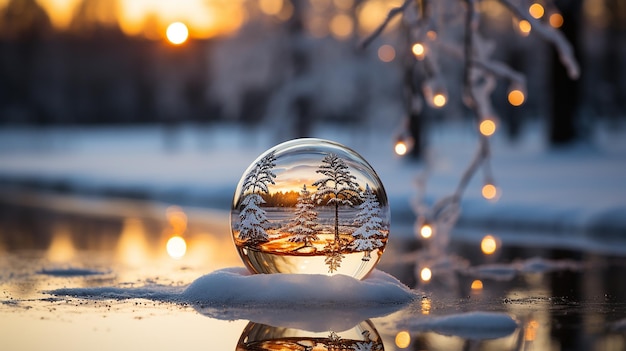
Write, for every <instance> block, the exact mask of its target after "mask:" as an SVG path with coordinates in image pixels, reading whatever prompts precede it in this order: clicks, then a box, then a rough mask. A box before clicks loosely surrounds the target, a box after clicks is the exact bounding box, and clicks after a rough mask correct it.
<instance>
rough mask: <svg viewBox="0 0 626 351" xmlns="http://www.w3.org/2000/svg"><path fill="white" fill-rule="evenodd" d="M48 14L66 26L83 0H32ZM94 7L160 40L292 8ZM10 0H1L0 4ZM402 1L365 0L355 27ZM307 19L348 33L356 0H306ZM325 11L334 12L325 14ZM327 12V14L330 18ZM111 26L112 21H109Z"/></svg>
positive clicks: (168, 0)
mask: <svg viewBox="0 0 626 351" xmlns="http://www.w3.org/2000/svg"><path fill="white" fill-rule="evenodd" d="M35 1H36V2H37V3H39V5H41V6H42V7H43V8H44V9H45V10H46V12H47V13H48V15H49V17H50V20H51V21H52V24H53V25H54V26H55V27H56V28H57V29H65V28H67V27H68V26H69V25H70V22H71V21H72V16H73V14H74V13H75V12H76V10H77V7H78V6H79V5H80V4H81V3H82V1H81V0H35ZM90 1H91V5H93V6H92V7H93V8H94V9H95V11H93V13H95V15H93V16H94V17H95V18H96V20H97V21H99V22H117V24H118V25H119V27H120V28H121V29H122V30H123V31H124V33H126V34H128V35H144V36H146V37H149V38H152V39H160V38H163V37H164V35H165V30H166V28H167V26H168V25H169V24H170V23H172V22H175V21H180V22H183V23H184V24H185V25H187V27H188V28H189V32H190V33H189V34H190V36H191V37H195V38H209V37H213V36H216V35H220V34H226V33H231V32H233V31H235V30H236V29H238V28H239V27H240V26H241V25H242V24H243V23H244V22H245V21H246V19H247V18H248V17H249V16H250V14H248V13H247V11H248V10H249V9H250V8H255V9H257V10H256V11H257V13H258V14H264V15H267V16H273V17H275V18H276V19H278V20H282V21H284V20H287V19H288V18H289V17H290V16H291V14H292V12H293V6H292V5H291V3H290V2H288V1H286V0H176V1H173V0H90ZM8 2H9V0H0V8H2V7H4V6H5V5H6V4H7V3H8ZM401 2H402V1H401V0H392V1H385V0H369V1H367V2H365V3H363V4H362V5H361V6H360V7H359V10H358V18H359V20H358V21H359V24H358V28H359V29H360V30H361V31H362V32H369V31H371V30H373V29H374V28H375V27H376V26H377V25H378V24H380V23H381V22H382V21H383V20H384V18H385V16H386V14H387V11H388V10H389V9H390V8H391V7H393V6H397V5H398V4H399V3H401ZM310 4H311V8H310V9H311V11H310V13H311V17H310V18H309V20H310V21H309V22H310V25H309V29H310V31H311V32H313V33H312V34H314V35H315V34H319V35H327V34H332V35H334V36H336V37H339V38H342V37H343V38H346V37H348V36H350V35H351V34H352V33H353V31H354V30H355V24H354V23H352V22H353V21H352V19H351V18H350V17H349V16H348V13H349V11H350V9H351V8H353V6H354V4H355V2H354V0H310ZM329 10H332V11H330V12H329ZM329 13H330V14H331V15H330V16H329ZM113 24H115V23H113Z"/></svg>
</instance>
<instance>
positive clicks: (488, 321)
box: [404, 312, 517, 340]
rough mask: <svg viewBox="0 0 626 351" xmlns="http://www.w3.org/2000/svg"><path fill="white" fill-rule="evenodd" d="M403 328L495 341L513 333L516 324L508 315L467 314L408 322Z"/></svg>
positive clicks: (492, 313) (489, 313) (488, 313)
mask: <svg viewBox="0 0 626 351" xmlns="http://www.w3.org/2000/svg"><path fill="white" fill-rule="evenodd" d="M404 326H405V327H406V328H408V329H411V330H414V331H422V332H424V331H433V332H435V333H438V334H443V335H450V336H459V337H462V338H465V339H471V340H484V339H497V338H502V337H505V336H507V335H509V334H511V333H513V332H514V331H515V330H516V329H517V322H516V321H515V320H514V319H513V318H512V317H511V316H509V315H508V314H505V313H496V312H468V313H461V314H453V315H448V316H442V317H426V318H416V319H412V320H408V321H406V322H405V323H404Z"/></svg>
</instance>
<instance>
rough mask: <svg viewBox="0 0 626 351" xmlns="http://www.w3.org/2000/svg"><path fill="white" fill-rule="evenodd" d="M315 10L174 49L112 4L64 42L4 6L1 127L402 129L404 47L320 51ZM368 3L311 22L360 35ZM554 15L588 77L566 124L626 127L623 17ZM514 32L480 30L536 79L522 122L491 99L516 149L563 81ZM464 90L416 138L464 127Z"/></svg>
mask: <svg viewBox="0 0 626 351" xmlns="http://www.w3.org/2000/svg"><path fill="white" fill-rule="evenodd" d="M312 2H313V1H312V0H311V1H305V0H295V1H285V3H289V4H291V5H290V6H291V10H292V15H291V17H290V19H289V20H287V21H272V20H267V18H266V19H265V20H264V19H263V16H262V15H260V14H259V11H258V6H257V4H258V1H256V0H249V1H246V2H245V6H246V7H247V10H248V13H249V20H248V23H246V24H245V25H244V27H242V28H241V29H240V30H239V32H238V33H234V34H233V35H231V36H230V37H228V38H214V39H209V40H197V39H196V40H189V41H188V42H187V43H185V44H184V45H183V46H179V47H176V46H173V45H170V44H168V43H166V42H165V41H154V40H149V39H146V38H144V37H139V36H137V37H129V36H126V35H125V34H124V33H123V32H122V31H121V30H120V28H119V25H118V24H117V18H116V12H115V11H116V9H115V3H116V2H115V1H109V0H81V1H79V3H78V5H77V6H76V8H75V12H74V14H73V17H72V20H71V23H70V25H69V27H68V28H67V29H66V30H63V31H58V30H55V29H54V28H53V26H52V25H51V22H50V19H49V17H48V15H47V14H46V12H45V11H44V10H43V9H42V8H41V7H40V6H39V4H38V3H37V1H36V0H9V1H8V3H7V5H6V6H5V7H4V8H3V9H2V10H1V13H0V123H2V124H36V125H43V124H104V123H126V124H128V123H134V124H136V123H154V122H158V123H178V122H209V121H217V120H237V121H241V122H244V123H245V124H246V125H255V124H256V123H259V122H260V121H264V122H267V123H268V124H269V125H271V126H273V127H274V128H275V129H277V130H281V129H284V131H283V134H286V135H289V136H290V137H298V136H310V134H311V130H312V128H313V124H314V122H318V121H325V122H331V123H342V124H344V125H357V124H358V125H359V126H369V127H370V128H378V127H379V126H380V125H382V124H385V125H398V124H400V123H401V121H402V118H403V117H405V115H406V113H407V111H406V106H407V103H406V97H405V96H403V86H404V85H406V84H409V83H407V82H406V77H407V75H406V74H405V72H404V70H405V67H403V65H404V63H403V61H405V60H404V59H403V57H404V56H405V55H404V54H405V53H404V52H403V51H406V50H408V49H409V48H408V46H409V45H408V44H407V43H405V42H403V38H402V35H401V34H398V33H395V34H393V33H387V34H385V36H384V37H383V38H381V39H380V40H377V41H376V42H375V45H372V46H371V47H370V48H368V49H367V50H359V49H357V47H358V41H359V33H358V32H357V30H356V29H354V30H353V31H352V33H351V34H350V35H348V36H347V37H344V38H342V39H341V40H336V39H333V38H331V37H330V36H327V37H325V38H320V37H315V38H313V37H312V36H311V35H310V31H311V28H310V24H311V23H310V22H311V20H310V18H311V17H310V16H311V15H310V13H311V12H312V11H313V10H312V6H309V5H308V4H310V3H312ZM326 2H328V3H333V2H332V1H330V0H329V1H326ZM489 2H490V1H489V0H485V1H484V3H489ZM365 3H367V0H358V1H353V2H352V3H351V4H352V5H351V8H342V9H338V7H335V8H332V7H331V8H330V10H325V11H326V12H320V13H317V14H316V16H317V17H315V18H316V19H320V18H322V19H324V20H327V19H329V18H331V17H333V16H334V15H335V14H336V13H337V11H341V14H342V15H344V17H347V18H350V19H351V21H353V27H354V28H358V26H359V24H358V21H359V18H358V9H359V7H360V6H363V4H365ZM558 3H559V4H561V6H563V10H562V11H563V12H564V14H567V10H568V8H567V7H568V6H569V8H572V6H573V5H568V4H571V3H575V6H576V8H574V9H573V10H572V14H568V21H569V19H572V18H573V19H574V20H573V22H574V23H575V24H576V26H574V28H573V29H572V28H571V27H566V29H567V30H572V34H571V36H570V37H571V38H574V39H573V40H575V41H577V42H576V43H575V44H576V45H577V48H578V49H579V50H580V52H579V55H580V57H579V59H580V60H581V61H582V63H583V65H582V66H583V76H582V78H581V80H580V82H579V84H580V86H574V87H573V88H572V87H569V88H567V89H573V90H564V89H562V88H557V89H558V90H559V92H561V95H560V97H559V98H560V100H559V101H560V102H558V104H559V106H562V105H565V106H566V107H572V106H574V107H575V111H573V112H571V113H572V114H574V115H576V120H575V123H574V127H575V128H576V129H577V130H581V129H584V128H586V127H588V126H589V125H591V123H592V120H593V117H595V116H607V117H610V118H612V119H613V120H617V118H619V117H623V116H624V115H626V95H624V94H626V93H625V92H626V86H625V85H626V68H624V65H623V63H624V62H625V60H626V6H625V3H624V2H623V1H621V0H577V1H567V0H565V1H558ZM559 4H557V5H559ZM255 9H256V10H255ZM255 11H256V12H255ZM333 11H334V12H333ZM577 16H578V17H577ZM266 17H267V16H266ZM510 23H511V18H510V16H508V17H507V16H503V15H498V16H497V17H494V18H493V19H491V20H489V21H487V22H485V23H481V26H482V27H483V28H482V30H483V31H484V32H485V33H486V36H487V37H489V38H492V39H494V40H495V41H496V42H497V45H498V46H497V53H496V57H499V58H500V59H502V60H503V61H504V62H507V63H509V64H510V65H511V66H512V67H513V68H515V69H518V70H520V71H521V72H523V73H525V74H526V75H527V78H528V93H529V94H528V97H527V100H526V102H525V104H524V106H523V108H518V107H512V106H510V105H509V104H507V103H506V96H505V94H506V87H504V86H502V87H500V88H498V89H497V90H496V91H497V93H496V94H494V106H495V107H496V109H497V112H498V115H499V116H501V121H502V122H503V124H504V127H505V130H507V134H508V135H509V137H510V138H512V139H515V138H516V136H517V135H519V133H520V130H521V129H522V126H523V121H525V120H528V119H531V118H537V117H539V118H543V117H546V120H548V117H549V115H550V114H551V113H554V112H551V108H552V107H554V106H552V107H551V106H550V105H551V104H554V102H553V100H550V99H549V98H547V96H549V95H551V93H553V92H554V91H553V89H554V88H552V87H551V86H550V83H549V79H548V78H549V76H550V74H551V72H552V71H554V70H555V68H554V67H552V66H551V65H550V59H549V48H548V46H547V45H545V44H541V43H539V42H540V40H536V39H533V36H532V34H531V35H530V36H529V37H527V38H521V39H520V38H519V36H518V35H517V34H516V33H515V32H514V31H513V30H512V29H511V25H510ZM503 26H505V27H506V28H508V29H507V30H503V29H502V28H504V27H503ZM396 32H398V31H396ZM361 34H362V33H361ZM512 37H515V38H516V39H515V40H511V38H512ZM382 44H392V45H393V46H395V47H396V49H397V52H396V58H395V60H394V61H393V62H389V63H383V62H381V61H380V60H379V57H378V56H377V50H378V48H379V47H380V46H381V45H382ZM441 60H442V61H443V63H442V66H443V67H444V69H445V70H446V72H452V73H453V72H457V71H459V69H458V67H459V63H458V62H456V61H454V60H453V59H450V58H446V57H442V58H441ZM446 61H447V62H446ZM457 73H459V72H457ZM457 75H458V74H457ZM547 77H548V78H547ZM457 78H458V77H454V76H453V77H452V78H450V79H451V80H450V82H449V84H448V86H449V87H450V88H449V89H450V91H449V93H450V98H449V99H448V100H449V101H450V103H449V104H448V105H447V106H445V107H444V108H442V109H433V108H428V107H426V108H425V109H424V111H423V113H422V115H421V116H420V117H419V119H420V121H421V122H420V123H421V125H420V128H419V129H420V130H419V131H418V132H417V133H424V131H426V130H428V129H429V125H432V124H436V123H442V122H445V121H449V120H450V119H451V118H452V119H454V118H459V116H460V117H464V116H466V115H467V111H465V110H464V109H463V107H462V106H461V105H462V104H461V103H458V104H456V105H454V104H453V103H452V102H453V101H459V102H460V101H461V91H460V85H459V84H458V82H457V81H456V80H455V79H457ZM564 101H565V102H564ZM570 102H573V103H571V104H570ZM576 102H577V104H576ZM570 105H571V106H570ZM294 116H295V117H294ZM426 142H427V141H426V140H425V141H424V143H426Z"/></svg>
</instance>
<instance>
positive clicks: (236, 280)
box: [182, 268, 416, 308]
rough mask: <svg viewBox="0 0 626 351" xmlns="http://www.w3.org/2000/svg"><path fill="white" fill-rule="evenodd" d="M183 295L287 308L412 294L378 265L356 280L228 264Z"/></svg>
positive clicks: (379, 301) (406, 298)
mask: <svg viewBox="0 0 626 351" xmlns="http://www.w3.org/2000/svg"><path fill="white" fill-rule="evenodd" d="M182 296H183V297H184V299H185V300H186V301H188V302H191V303H197V304H207V305H216V306H221V305H227V306H244V305H245V306H249V305H262V306H264V307H289V308H293V307H296V306H299V307H316V308H319V307H324V306H329V307H333V306H337V307H341V308H348V307H358V306H372V305H397V304H404V303H407V302H410V301H412V300H413V299H414V298H415V297H416V295H415V293H414V292H413V291H411V289H409V288H408V287H407V286H405V285H404V284H402V283H401V282H400V281H398V280H397V279H396V278H394V277H393V276H391V275H389V274H387V273H384V272H382V271H379V270H374V271H372V273H371V274H370V275H369V277H368V278H367V279H364V280H357V279H355V278H352V277H348V276H345V275H334V276H326V275H317V274H250V273H249V272H248V271H247V270H246V269H245V268H226V269H222V270H218V271H215V272H213V273H210V274H207V275H205V276H203V277H200V278H198V279H196V281H194V282H193V283H192V284H191V285H189V287H188V288H187V289H186V290H185V291H184V292H183V294H182Z"/></svg>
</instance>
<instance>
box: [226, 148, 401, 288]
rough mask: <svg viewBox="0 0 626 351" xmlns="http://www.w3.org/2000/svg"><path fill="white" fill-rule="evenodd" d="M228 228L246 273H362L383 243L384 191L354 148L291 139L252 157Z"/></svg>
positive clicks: (385, 232)
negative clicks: (247, 271)
mask: <svg viewBox="0 0 626 351" xmlns="http://www.w3.org/2000/svg"><path fill="white" fill-rule="evenodd" d="M230 220H231V232H232V235H233V240H234V243H235V246H236V247H237V251H238V252H239V255H240V256H241V258H242V260H243V262H244V264H245V265H246V267H248V269H249V270H250V271H251V272H253V273H307V274H327V275H334V274H345V275H348V276H352V277H354V278H357V279H362V278H364V277H365V276H367V274H368V273H369V272H370V271H371V270H372V269H374V267H375V266H376V264H377V263H378V261H379V260H380V257H381V255H382V253H383V251H384V249H385V246H386V244H387V237H388V235H389V224H390V211H389V203H388V201H387V194H386V193H385V189H384V187H383V185H382V183H381V181H380V179H379V178H378V175H377V174H376V172H375V171H374V169H372V167H371V166H370V165H369V164H368V163H367V161H365V160H364V159H363V158H362V157H361V156H360V155H359V154H357V153H356V152H355V151H353V150H351V149H349V148H347V147H345V146H343V145H341V144H338V143H335V142H332V141H328V140H322V139H309V138H307V139H295V140H291V141H287V142H285V143H282V144H280V145H277V146H275V147H273V148H271V149H269V150H267V151H266V152H265V153H263V154H262V155H261V156H259V157H258V158H257V159H256V160H255V161H254V162H253V163H252V164H251V165H250V166H249V167H248V169H246V171H245V172H244V174H243V176H242V178H241V180H240V181H239V184H238V185H237V189H236V191H235V196H234V198H233V203H232V208H231V214H230Z"/></svg>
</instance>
